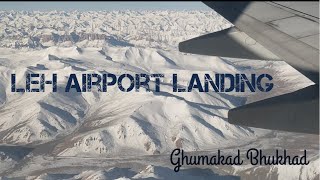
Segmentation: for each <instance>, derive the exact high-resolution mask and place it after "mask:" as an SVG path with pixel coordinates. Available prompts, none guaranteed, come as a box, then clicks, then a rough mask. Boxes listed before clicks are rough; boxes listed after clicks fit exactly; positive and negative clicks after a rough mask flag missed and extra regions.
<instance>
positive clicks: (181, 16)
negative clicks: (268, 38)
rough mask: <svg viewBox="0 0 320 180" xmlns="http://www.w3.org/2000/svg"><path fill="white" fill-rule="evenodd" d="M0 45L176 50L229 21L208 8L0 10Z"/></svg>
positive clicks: (219, 28)
mask: <svg viewBox="0 0 320 180" xmlns="http://www.w3.org/2000/svg"><path fill="white" fill-rule="evenodd" d="M0 19H1V21H0V46H1V47H15V48H23V47H27V48H45V47H48V46H53V45H56V46H67V47H69V46H72V45H77V46H79V47H101V46H104V45H106V44H111V45H124V46H127V45H135V46H142V47H163V48H167V49H172V48H176V47H177V44H178V43H179V42H181V41H183V40H186V39H190V38H193V37H197V36H199V35H200V34H206V33H209V32H214V31H219V30H221V29H225V28H227V27H230V26H231V24H230V23H228V22H227V20H225V19H224V18H223V17H221V16H220V15H218V14H217V13H216V12H214V11H129V10H128V11H110V12H108V11H90V12H78V11H73V12H62V11H61V12H57V11H51V12H38V11H34V12H26V11H20V12H15V11H0Z"/></svg>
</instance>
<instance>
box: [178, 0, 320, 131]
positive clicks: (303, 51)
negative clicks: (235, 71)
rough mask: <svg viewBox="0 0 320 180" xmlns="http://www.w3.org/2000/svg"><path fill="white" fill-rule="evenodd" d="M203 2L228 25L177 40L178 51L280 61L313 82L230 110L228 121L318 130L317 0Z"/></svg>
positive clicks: (269, 126)
mask: <svg viewBox="0 0 320 180" xmlns="http://www.w3.org/2000/svg"><path fill="white" fill-rule="evenodd" d="M203 3H205V4H206V5H207V6H209V7H210V8H212V9H214V10H215V11H216V12H217V13H219V14H220V15H222V16H223V17H224V18H226V19H227V20H228V21H230V22H231V23H233V24H234V27H232V28H229V29H226V30H222V31H220V32H215V33H211V34H208V35H204V36H201V37H197V38H194V39H190V40H187V41H184V42H181V43H180V44H179V51H181V52H187V53H193V54H201V55H212V56H222V57H233V58H243V59H259V60H283V61H286V62H287V63H288V64H289V65H291V66H292V67H294V68H295V69H296V70H298V71H299V72H300V73H301V74H303V75H305V76H306V77H308V78H309V79H310V80H312V81H313V82H314V83H315V85H312V86H309V87H306V88H304V89H301V90H298V91H296V92H293V93H289V94H285V95H281V96H276V97H273V98H269V99H265V100H262V101H259V102H255V103H251V104H247V105H244V106H241V107H238V108H235V109H231V110H230V111H229V113H228V119H229V122H230V123H232V124H237V125H244V126H251V127H257V128H266V129H274V130H284V131H292V132H302V133H312V134H319V2H223V1H221V2H219V1H212V2H208V1H206V2H203ZM261 114H263V117H261Z"/></svg>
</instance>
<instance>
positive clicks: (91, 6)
mask: <svg viewBox="0 0 320 180" xmlns="http://www.w3.org/2000/svg"><path fill="white" fill-rule="evenodd" d="M127 9H130V10H210V8H209V7H207V6H206V5H205V4H203V3H202V2H201V1H193V2H190V1H153V2H150V1H149V2H146V1H138V2H137V1H136V2H132V1H127V2H124V1H122V2H121V1H120V2H119V1H105V2H103V1H102V2H101V1H73V2H72V1H61V2H50V1H42V2H36V1H31V2H30V1H29V2H27V1H20V2H19V1H15V2H10V1H1V2H0V10H26V11H33V10H35V11H36V10H40V11H46V10H58V11H60V10H64V11H69V10H79V11H89V10H107V11H110V10H127Z"/></svg>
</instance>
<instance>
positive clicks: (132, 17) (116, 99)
mask: <svg viewBox="0 0 320 180" xmlns="http://www.w3.org/2000/svg"><path fill="white" fill-rule="evenodd" d="M0 18H1V21H0V31H1V32H0V33H1V34H0V38H1V39H0V46H1V47H2V48H0V88H1V91H0V143H2V145H3V147H2V146H0V153H1V154H0V155H1V156H0V157H1V161H0V163H1V164H0V168H1V169H0V173H2V174H3V175H5V176H7V177H26V176H30V177H29V178H31V179H32V178H34V179H50V178H51V179H68V178H69V179H72V178H73V179H109V178H110V179H116V178H121V177H125V178H132V179H144V178H156V179H159V178H165V179H168V178H169V179H170V177H171V178H173V177H174V178H184V179H185V178H191V179H193V177H194V178H198V177H200V176H202V175H201V173H204V172H206V171H202V170H200V169H197V170H195V171H193V170H190V172H189V170H186V172H185V173H184V174H182V175H181V176H180V175H177V174H174V173H173V171H172V172H170V171H169V170H170V169H169V168H167V166H168V165H167V164H168V163H169V162H168V160H167V158H168V154H169V153H170V152H171V151H172V150H173V149H174V148H183V149H184V150H186V151H210V150H213V149H217V148H221V149H230V148H237V147H243V148H245V147H248V146H258V147H261V148H266V149H272V148H275V147H278V146H280V147H281V148H286V147H289V146H288V145H287V144H286V143H284V142H285V141H286V138H287V137H290V136H294V137H295V138H296V139H298V140H299V142H300V141H304V142H308V143H307V145H304V146H299V145H298V144H295V143H292V144H293V145H292V144H290V146H291V145H292V146H294V147H291V148H294V149H301V148H305V147H308V148H309V149H310V151H311V155H312V157H313V158H314V160H313V161H312V164H311V165H310V166H307V167H301V168H302V169H303V170H302V169H301V173H300V174H294V177H299V176H301V177H306V178H310V179H312V178H315V177H316V175H319V171H318V170H317V169H316V168H314V167H316V166H317V165H318V164H319V161H317V157H318V153H317V150H318V147H315V146H314V145H317V142H316V141H314V140H315V139H316V138H315V137H314V136H304V135H302V136H301V135H299V134H298V135H297V134H294V135H292V134H290V133H289V134H288V133H284V134H281V133H277V132H270V131H267V130H261V129H254V128H246V127H240V126H235V125H232V124H229V123H228V121H227V112H228V110H229V109H231V108H234V107H237V106H240V105H243V104H245V103H248V102H252V101H257V100H259V99H263V98H267V97H271V96H275V95H279V94H284V93H288V92H292V91H295V90H297V89H300V88H303V87H305V86H308V85H310V84H312V82H311V81H309V80H308V79H307V78H305V77H304V76H302V75H301V74H300V73H299V72H297V71H296V70H295V69H293V68H292V67H290V66H289V65H287V64H286V63H285V62H280V61H278V62H269V61H257V60H244V59H231V58H220V57H210V56H199V55H191V54H185V53H180V52H179V51H177V44H178V43H179V42H180V41H183V40H186V39H189V38H192V37H197V36H199V35H203V34H206V33H209V32H213V31H219V30H221V29H225V28H227V27H230V26H232V25H231V24H230V23H228V22H227V21H226V20H225V19H223V18H222V17H221V16H219V15H218V14H217V13H215V12H214V11H142V12H136V11H111V12H105V11H100V12H95V11H92V12H76V11H74V12H57V11H52V12H24V11H22V12H15V11H10V12H8V11H2V12H0ZM257 72H259V73H270V74H272V75H273V78H274V79H273V81H274V84H275V86H276V88H274V89H275V91H270V92H268V93H264V94H263V95H262V94H259V93H257V94H253V93H252V94H246V93H215V92H208V93H203V92H201V93H200V92H198V91H193V92H187V93H183V92H180V93H174V92H172V86H171V84H172V83H171V80H172V77H171V75H172V74H173V73H176V74H178V75H179V85H184V86H185V85H186V84H187V82H188V81H189V80H190V77H191V75H192V74H193V73H198V74H205V73H209V74H214V73H231V74H235V73H248V74H249V73H257ZM12 73H15V74H16V76H17V77H16V78H17V80H16V81H17V84H18V85H17V86H23V85H24V84H25V74H26V73H43V74H45V75H46V77H50V75H52V74H53V73H56V74H58V89H63V88H64V87H65V84H66V81H67V77H68V76H69V75H70V74H71V73H76V74H83V73H113V74H116V75H120V74H124V73H129V74H136V73H147V74H152V73H164V74H165V78H164V79H163V80H162V81H161V92H155V91H154V89H152V91H151V92H145V91H143V90H142V91H140V92H122V91H119V89H117V87H116V86H113V87H112V88H110V89H108V92H97V89H93V91H92V92H82V93H75V92H64V90H58V92H55V93H53V92H51V91H49V90H48V91H46V92H41V93H28V92H26V93H13V92H11V89H10V88H11V84H10V76H11V74H12ZM152 83H154V82H152ZM49 87H50V86H49ZM150 87H154V86H150ZM272 138H274V139H272ZM295 138H294V139H293V142H298V140H296V139H295ZM310 139H311V140H310ZM295 140H296V141H295ZM307 140H310V141H307ZM12 148H17V149H20V151H19V152H21V153H20V155H17V153H12V150H11V149H12ZM22 152H23V153H22ZM149 155H151V156H149ZM75 157H76V159H75ZM150 157H151V158H152V157H156V159H152V160H150V159H148V158H150ZM157 157H158V159H157ZM86 158H89V159H86ZM90 158H92V159H91V160H90ZM100 158H101V160H103V158H116V160H111V161H110V162H109V164H108V165H102V164H103V162H104V161H102V162H101V163H102V164H99V163H97V164H95V163H96V161H98V160H99V159H100ZM117 158H118V159H117ZM126 158H127V159H126ZM135 158H136V159H135ZM123 159H124V160H123ZM166 161H167V162H166ZM106 162H107V160H106ZM151 162H152V163H151ZM117 163H118V164H117ZM135 163H137V164H139V168H140V169H139V168H137V169H132V170H128V169H126V168H122V167H121V166H123V164H127V166H129V167H127V168H133V167H135ZM153 163H154V164H153ZM152 164H153V165H152ZM109 166H110V167H109ZM62 167H64V169H65V170H67V169H68V173H67V174H65V173H64V172H63V173H62V172H60V171H61V168H62ZM74 167H83V168H84V169H85V168H86V169H85V170H84V169H77V170H74V169H73V168H74ZM89 167H90V168H92V167H96V168H97V167H98V168H99V169H98V170H88V168H89ZM106 167H108V168H106ZM115 167H116V168H115ZM119 167H121V168H119ZM69 168H70V169H71V170H70V169H69ZM250 168H251V169H250ZM258 168H260V169H254V167H247V166H246V167H244V168H242V169H241V168H239V167H232V168H231V169H228V168H227V169H223V170H219V171H217V172H216V171H215V170H216V169H215V170H214V172H215V173H213V172H211V171H210V172H207V176H215V177H220V175H218V174H221V173H222V174H227V175H226V178H234V177H233V176H235V177H236V176H244V177H247V176H248V173H247V172H248V171H249V172H253V174H255V175H256V174H262V175H263V176H264V177H266V178H268V177H269V178H270V177H271V178H272V177H282V176H283V175H286V174H287V173H288V172H289V174H290V172H292V171H293V170H294V169H291V168H290V167H288V168H287V167H275V166H272V167H267V168H265V167H258ZM50 169H51V170H50ZM53 169H54V170H53ZM69 170H70V171H69ZM51 171H53V174H52V172H51ZM57 171H58V172H59V173H57ZM115 171H116V172H115ZM280 171H281V172H280ZM196 172H198V173H196ZM194 173H195V174H194ZM199 173H200V174H199ZM277 173H278V174H277ZM115 174H116V175H115ZM228 174H229V175H228ZM270 174H272V176H271V175H270ZM231 175H232V176H231ZM125 178H124V179H125Z"/></svg>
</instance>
